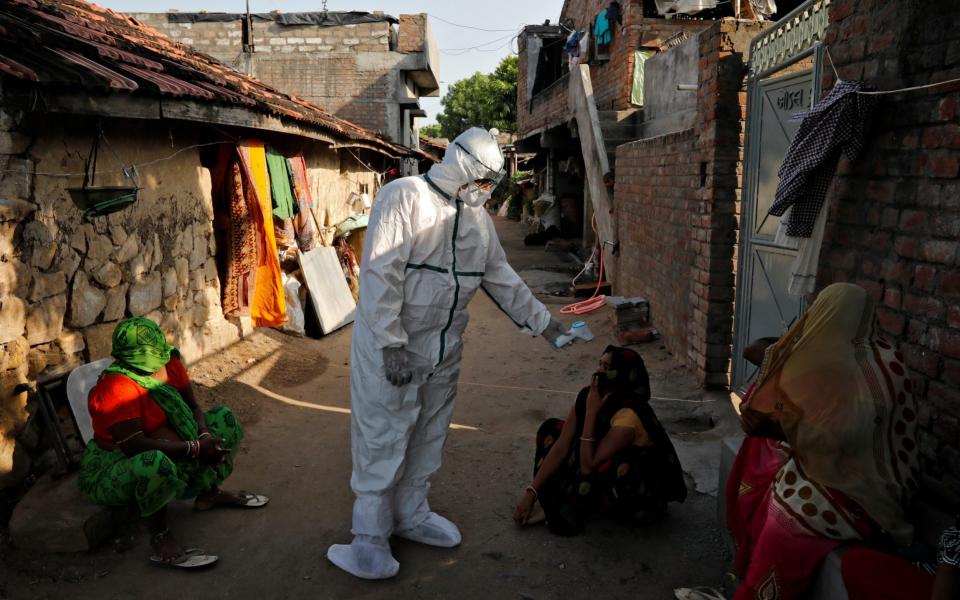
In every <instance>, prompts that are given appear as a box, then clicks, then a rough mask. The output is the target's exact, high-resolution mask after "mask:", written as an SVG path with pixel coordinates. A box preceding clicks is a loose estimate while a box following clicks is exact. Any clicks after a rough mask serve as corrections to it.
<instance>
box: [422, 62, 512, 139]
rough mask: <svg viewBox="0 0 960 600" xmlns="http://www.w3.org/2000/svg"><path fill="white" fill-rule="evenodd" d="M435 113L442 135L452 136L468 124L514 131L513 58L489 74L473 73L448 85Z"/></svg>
mask: <svg viewBox="0 0 960 600" xmlns="http://www.w3.org/2000/svg"><path fill="white" fill-rule="evenodd" d="M440 104H441V105H442V106H443V111H441V112H440V114H438V115H437V121H438V123H439V125H440V132H441V134H442V137H445V138H447V139H451V140H452V139H453V138H455V137H457V136H458V135H460V134H461V133H463V131H465V130H466V129H468V128H470V127H474V126H476V127H483V128H485V129H490V128H492V127H496V128H497V129H499V130H500V131H503V132H513V131H516V130H517V57H516V56H508V57H506V58H504V59H503V60H502V61H500V64H499V65H498V66H497V68H496V70H494V72H493V73H488V74H484V73H479V72H478V73H474V74H473V75H471V76H470V77H467V78H466V79H461V80H459V81H457V82H455V83H454V84H453V85H451V86H450V87H449V89H448V90H447V93H446V95H444V97H443V99H442V100H441V101H440Z"/></svg>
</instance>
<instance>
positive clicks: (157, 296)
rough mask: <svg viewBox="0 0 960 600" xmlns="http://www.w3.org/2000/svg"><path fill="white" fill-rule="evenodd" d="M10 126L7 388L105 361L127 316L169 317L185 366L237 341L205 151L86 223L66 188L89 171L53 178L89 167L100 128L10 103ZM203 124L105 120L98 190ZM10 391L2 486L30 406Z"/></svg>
mask: <svg viewBox="0 0 960 600" xmlns="http://www.w3.org/2000/svg"><path fill="white" fill-rule="evenodd" d="M0 126H2V128H3V129H5V130H7V131H4V132H3V133H2V134H0V136H2V137H3V138H4V139H7V140H9V141H10V142H9V143H5V144H3V145H2V147H0V163H2V164H3V165H4V169H5V172H3V173H2V174H0V203H2V204H3V205H4V206H6V207H7V208H8V210H7V211H6V216H5V217H4V219H3V221H4V222H2V223H0V268H2V269H3V271H4V273H3V276H2V278H0V279H2V281H3V285H2V287H3V289H2V290H0V345H2V346H3V351H2V356H3V359H2V364H0V381H4V382H8V381H23V380H35V379H37V378H39V377H43V376H46V375H54V374H58V373H64V372H66V371H69V370H70V369H72V368H73V367H75V366H77V365H79V364H83V363H84V362H88V361H91V360H96V359H99V358H103V357H105V356H107V355H108V354H109V348H110V336H111V333H112V331H113V327H114V326H115V325H116V323H117V322H118V321H119V320H121V319H122V318H124V317H126V316H138V315H145V316H148V317H150V318H151V319H154V320H155V321H157V322H158V323H160V325H161V326H162V327H163V328H164V330H165V331H166V332H167V333H168V334H169V335H170V337H171V340H172V341H173V342H174V343H176V344H177V346H178V347H180V348H181V350H182V351H183V353H184V355H185V357H186V358H187V359H188V360H196V359H197V358H199V357H200V356H201V355H203V354H207V353H210V352H214V351H216V350H218V349H220V348H223V347H224V346H226V345H227V344H229V343H231V342H233V341H235V340H237V339H238V330H237V328H236V327H234V326H233V325H230V324H229V323H228V322H227V321H226V320H224V318H223V314H222V311H221V308H220V291H219V282H218V278H217V270H216V265H215V261H214V258H213V256H214V252H215V246H214V242H213V236H212V221H211V219H212V207H211V204H210V175H209V173H208V172H207V170H206V169H203V168H201V167H200V165H199V156H198V154H197V151H196V150H193V151H186V152H182V153H180V154H178V155H176V156H174V157H173V158H171V159H170V160H167V161H164V162H161V163H157V164H155V165H152V166H145V167H143V168H142V169H140V173H139V184H140V186H141V187H142V189H141V191H140V197H139V201H138V202H137V203H136V204H135V205H134V206H132V207H131V208H129V209H127V210H124V211H122V212H119V213H115V214H113V215H111V216H109V217H105V218H96V219H93V220H91V221H89V222H88V221H84V220H83V219H82V218H81V215H80V212H79V210H78V209H77V208H76V207H75V206H74V205H73V203H72V202H71V201H70V200H69V198H68V195H67V192H66V191H65V188H66V187H67V186H71V185H79V184H80V182H81V177H79V176H71V177H61V176H55V175H54V174H64V173H68V174H69V173H73V174H79V173H82V171H83V163H82V159H81V158H80V157H82V156H86V153H87V152H88V150H89V146H90V141H91V138H92V135H93V132H94V131H95V121H94V120H92V119H86V118H60V117H54V116H50V115H46V116H44V117H43V118H42V120H34V119H31V118H29V117H28V116H25V115H24V114H23V113H22V112H20V111H18V110H16V109H13V108H10V107H3V108H0ZM195 130H196V128H195V127H181V128H175V127H171V128H170V129H167V128H166V127H162V128H161V127H158V126H157V125H156V124H153V123H148V122H138V121H130V122H119V121H114V122H110V123H107V124H105V134H106V136H107V138H108V139H109V140H110V141H111V148H110V149H109V150H107V151H104V152H103V153H101V155H100V161H99V165H98V166H99V169H98V176H97V183H98V184H100V185H110V184H114V185H120V184H123V177H122V176H121V175H120V173H119V163H118V159H117V158H116V156H122V157H124V158H123V160H124V161H127V162H137V163H143V162H147V161H149V160H153V159H156V158H159V157H165V156H169V155H170V154H171V149H170V145H171V140H174V143H175V144H176V145H178V146H189V145H191V144H193V143H196V141H197V139H196V134H195V133H193V132H194V131H195ZM114 152H115V153H116V155H114V154H113V153H114ZM10 207H14V210H9V208H10ZM0 393H3V394H4V395H3V396H0V486H2V485H3V484H4V483H5V482H4V481H3V476H4V475H10V473H7V472H6V471H7V470H8V469H5V467H8V466H9V458H10V457H11V456H12V452H13V448H14V442H13V438H14V436H15V435H16V433H17V432H18V431H19V428H20V427H21V426H22V425H23V424H24V422H25V419H26V413H25V408H26V406H25V404H24V403H25V401H26V398H25V396H22V395H21V396H11V395H9V386H4V389H3V390H0ZM21 464H22V463H21ZM16 471H17V472H16V473H14V474H13V475H14V476H16V475H18V474H20V469H18V470H16Z"/></svg>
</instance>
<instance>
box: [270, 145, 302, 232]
mask: <svg viewBox="0 0 960 600" xmlns="http://www.w3.org/2000/svg"><path fill="white" fill-rule="evenodd" d="M267 169H268V170H269V171H270V189H271V191H272V192H273V194H272V197H273V215H274V216H275V217H277V218H278V219H292V218H293V215H294V214H295V212H296V211H295V209H294V206H295V203H294V199H293V191H292V190H291V189H290V173H289V172H288V171H287V159H286V158H285V157H284V156H283V155H282V154H280V153H279V152H277V151H276V150H274V149H273V148H267Z"/></svg>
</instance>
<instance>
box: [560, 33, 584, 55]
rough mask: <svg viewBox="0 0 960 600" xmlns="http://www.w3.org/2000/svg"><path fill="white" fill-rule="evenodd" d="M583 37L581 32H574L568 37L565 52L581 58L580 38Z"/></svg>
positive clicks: (564, 47)
mask: <svg viewBox="0 0 960 600" xmlns="http://www.w3.org/2000/svg"><path fill="white" fill-rule="evenodd" d="M581 37H583V33H582V32H580V31H574V32H572V33H571V34H570V35H568V36H567V43H566V44H564V46H563V51H564V52H566V53H567V54H569V55H570V56H572V57H574V58H575V57H578V56H580V38H581Z"/></svg>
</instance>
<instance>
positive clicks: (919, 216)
mask: <svg viewBox="0 0 960 600" xmlns="http://www.w3.org/2000/svg"><path fill="white" fill-rule="evenodd" d="M900 229H901V230H902V231H904V232H905V233H914V234H927V233H929V226H928V221H927V213H926V211H922V210H905V211H903V212H901V213H900Z"/></svg>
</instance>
